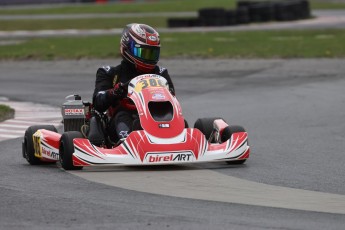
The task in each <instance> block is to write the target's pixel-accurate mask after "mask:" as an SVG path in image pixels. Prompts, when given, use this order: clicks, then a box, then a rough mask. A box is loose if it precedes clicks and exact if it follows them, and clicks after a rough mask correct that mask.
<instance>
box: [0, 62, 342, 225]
mask: <svg viewBox="0 0 345 230" xmlns="http://www.w3.org/2000/svg"><path fill="white" fill-rule="evenodd" d="M118 62H119V60H81V61H57V62H34V61H28V62H1V63H0V69H1V73H0V82H1V84H0V96H6V97H9V98H10V99H12V100H20V101H33V102H38V103H44V104H49V105H52V106H60V105H61V103H62V102H63V98H64V97H65V96H66V95H68V94H73V93H80V94H81V96H82V97H83V98H84V100H87V99H90V97H91V94H92V89H93V86H94V78H95V77H94V75H95V71H96V69H97V67H98V66H100V65H103V64H104V65H107V64H112V63H118ZM343 63H344V60H337V59H310V60H163V61H162V62H161V65H163V66H165V67H167V68H168V69H169V72H170V74H171V75H172V77H173V79H174V83H175V87H176V89H177V90H176V91H177V95H178V98H179V100H180V101H181V104H182V108H183V112H184V115H185V117H186V118H187V120H188V121H189V123H190V124H191V125H192V124H193V123H194V121H195V120H196V119H197V118H198V117H208V116H221V117H223V118H224V119H225V120H227V121H228V122H229V123H230V124H240V125H243V126H244V127H245V128H246V130H247V131H248V133H249V138H250V145H251V146H252V155H251V158H250V160H248V162H247V163H246V164H245V165H243V166H236V167H235V166H228V165H226V164H223V163H205V164H200V165H196V166H191V165H183V166H168V167H120V168H116V167H115V168H104V169H103V168H89V169H86V170H83V171H81V172H77V173H75V174H70V173H66V172H65V171H63V170H61V169H60V168H59V167H57V166H55V165H50V166H30V165H28V164H27V163H26V162H25V160H24V159H23V158H21V156H20V152H21V145H20V144H21V139H13V140H8V141H4V142H1V143H0V175H1V177H0V197H1V198H0V207H1V210H0V229H23V228H25V229H48V228H51V229H65V228H73V229H97V228H99V229H343V228H344V226H345V215H344V214H345V204H344V202H345V183H344V182H345V179H344V172H345V170H344V162H345V155H344V147H345V142H344V139H345V122H344V119H345V94H344V88H345V79H344V73H345V66H344V64H343ZM84 178H85V179H84ZM95 181H96V182H95Z"/></svg>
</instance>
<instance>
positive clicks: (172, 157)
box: [145, 152, 194, 163]
mask: <svg viewBox="0 0 345 230" xmlns="http://www.w3.org/2000/svg"><path fill="white" fill-rule="evenodd" d="M145 161H146V163H160V162H190V161H194V155H193V154H192V153H191V152H184V153H158V154H157V153H148V154H147V155H146V157H145Z"/></svg>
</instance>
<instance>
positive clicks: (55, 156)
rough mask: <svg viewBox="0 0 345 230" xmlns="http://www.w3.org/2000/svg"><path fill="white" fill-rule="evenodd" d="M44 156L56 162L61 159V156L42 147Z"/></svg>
mask: <svg viewBox="0 0 345 230" xmlns="http://www.w3.org/2000/svg"><path fill="white" fill-rule="evenodd" d="M42 154H43V155H46V156H48V157H50V158H53V159H56V160H58V159H59V154H58V153H56V152H53V151H50V150H49V149H46V148H44V147H42Z"/></svg>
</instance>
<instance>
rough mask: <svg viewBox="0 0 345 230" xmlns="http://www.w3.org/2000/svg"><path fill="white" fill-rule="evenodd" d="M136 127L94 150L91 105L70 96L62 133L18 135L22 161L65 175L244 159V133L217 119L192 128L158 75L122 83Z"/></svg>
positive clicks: (42, 129) (45, 129)
mask: <svg viewBox="0 0 345 230" xmlns="http://www.w3.org/2000/svg"><path fill="white" fill-rule="evenodd" d="M127 89H128V95H127V96H128V98H129V99H130V101H131V102H132V104H133V106H135V109H136V110H137V116H138V118H139V122H140V125H139V126H138V127H140V128H138V129H137V130H134V131H132V132H131V133H130V134H129V135H128V136H127V137H126V138H125V139H124V140H122V141H121V142H119V143H116V144H114V143H112V144H109V143H104V144H103V145H95V144H93V143H92V142H90V140H89V138H88V136H87V134H85V132H83V131H82V130H83V127H85V126H88V125H89V122H90V117H92V116H91V115H90V114H91V113H92V108H91V107H92V105H91V104H90V103H88V102H84V101H82V100H81V98H80V97H79V96H77V95H75V96H74V97H73V98H72V99H71V98H69V100H68V101H67V102H65V103H64V104H63V106H62V115H63V122H64V133H63V134H59V133H58V132H57V130H56V128H55V127H54V126H52V125H48V126H47V125H42V126H31V127H29V128H28V129H27V130H26V132H25V135H24V141H23V143H22V150H23V151H22V153H23V157H24V158H26V160H27V161H28V162H29V163H30V164H42V163H55V162H58V161H59V162H60V163H61V166H62V167H63V168H64V169H65V170H77V169H82V168H83V167H84V166H104V165H107V166H109V165H114V166H115V165H116V166H124V165H125V166H130V165H162V164H186V163H200V162H212V161H213V162H214V161H216V162H218V161H225V162H227V163H229V164H242V163H244V162H245V161H246V160H247V159H248V158H249V154H250V148H249V145H248V135H247V132H246V131H245V130H244V129H243V128H242V127H241V126H229V125H228V124H227V123H226V122H225V121H224V120H223V119H221V118H201V119H198V120H197V121H196V122H195V125H194V128H188V123H187V122H185V119H184V117H183V115H182V109H181V106H180V104H179V102H178V100H177V98H176V97H175V96H174V95H172V94H171V93H170V91H169V88H168V83H167V80H166V79H165V78H163V77H161V76H159V75H154V74H145V75H140V76H138V77H136V78H134V79H132V80H131V81H130V82H129V83H128V84H127Z"/></svg>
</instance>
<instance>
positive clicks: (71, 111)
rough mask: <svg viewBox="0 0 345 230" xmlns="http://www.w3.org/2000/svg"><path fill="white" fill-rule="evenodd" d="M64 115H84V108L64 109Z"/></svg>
mask: <svg viewBox="0 0 345 230" xmlns="http://www.w3.org/2000/svg"><path fill="white" fill-rule="evenodd" d="M65 115H84V109H65Z"/></svg>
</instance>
